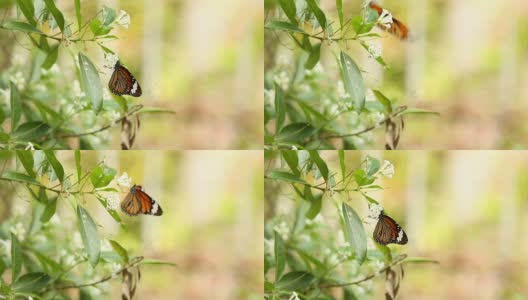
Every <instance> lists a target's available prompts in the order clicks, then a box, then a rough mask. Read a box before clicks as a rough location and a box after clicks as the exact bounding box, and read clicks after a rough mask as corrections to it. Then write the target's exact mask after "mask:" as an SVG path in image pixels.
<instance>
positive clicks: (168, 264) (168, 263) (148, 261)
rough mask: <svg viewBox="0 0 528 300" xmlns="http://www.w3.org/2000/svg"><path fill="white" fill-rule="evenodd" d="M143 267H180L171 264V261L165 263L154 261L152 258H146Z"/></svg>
mask: <svg viewBox="0 0 528 300" xmlns="http://www.w3.org/2000/svg"><path fill="white" fill-rule="evenodd" d="M132 260H133V259H132ZM141 265H166V266H173V267H176V266H178V265H177V264H175V263H173V262H170V261H164V260H159V259H152V258H146V259H144V260H142V261H141Z"/></svg>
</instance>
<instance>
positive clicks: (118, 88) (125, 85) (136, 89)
mask: <svg viewBox="0 0 528 300" xmlns="http://www.w3.org/2000/svg"><path fill="white" fill-rule="evenodd" d="M108 88H109V89H110V91H112V93H114V94H116V95H130V96H134V97H139V96H141V87H140V86H139V83H138V82H137V80H136V78H134V76H133V75H132V73H130V71H129V70H128V69H127V68H125V67H123V66H122V65H121V64H120V63H119V60H118V61H117V62H116V64H115V65H114V72H113V73H112V77H110V81H109V82H108Z"/></svg>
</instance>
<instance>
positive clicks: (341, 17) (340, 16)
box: [336, 0, 343, 27]
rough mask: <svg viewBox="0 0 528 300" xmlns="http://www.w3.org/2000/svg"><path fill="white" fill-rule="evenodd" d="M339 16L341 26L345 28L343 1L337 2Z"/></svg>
mask: <svg viewBox="0 0 528 300" xmlns="http://www.w3.org/2000/svg"><path fill="white" fill-rule="evenodd" d="M336 8H337V15H338V16H339V25H340V26H341V27H343V1H342V0H336Z"/></svg>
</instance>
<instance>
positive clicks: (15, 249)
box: [11, 233, 22, 281]
mask: <svg viewBox="0 0 528 300" xmlns="http://www.w3.org/2000/svg"><path fill="white" fill-rule="evenodd" d="M21 270H22V246H20V242H19V241H18V239H17V238H16V236H15V235H14V234H13V233H11V278H12V280H13V281H15V280H16V279H17V278H18V275H20V271H21Z"/></svg>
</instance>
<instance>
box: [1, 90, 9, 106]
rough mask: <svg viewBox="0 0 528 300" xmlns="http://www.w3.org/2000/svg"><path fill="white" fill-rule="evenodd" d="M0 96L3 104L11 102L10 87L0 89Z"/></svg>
mask: <svg viewBox="0 0 528 300" xmlns="http://www.w3.org/2000/svg"><path fill="white" fill-rule="evenodd" d="M0 98H1V99H3V102H4V103H5V104H9V103H10V102H11V89H10V88H7V89H5V90H2V89H0Z"/></svg>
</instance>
